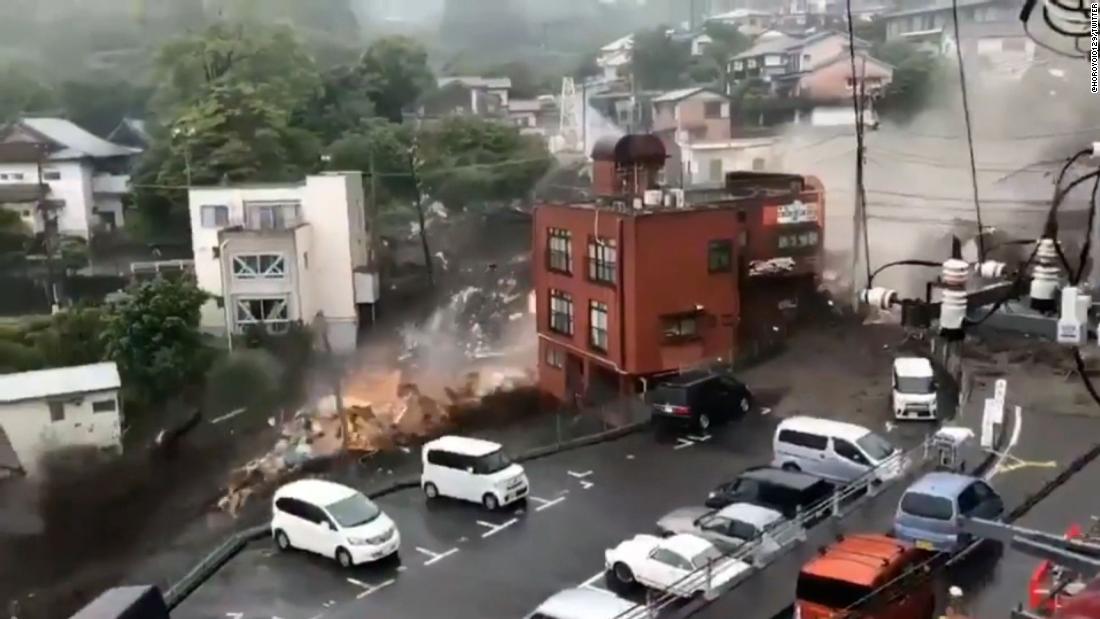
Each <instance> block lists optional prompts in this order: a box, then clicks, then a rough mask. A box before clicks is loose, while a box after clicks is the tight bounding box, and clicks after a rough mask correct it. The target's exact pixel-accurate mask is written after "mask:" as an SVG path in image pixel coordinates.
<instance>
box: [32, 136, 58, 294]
mask: <svg viewBox="0 0 1100 619" xmlns="http://www.w3.org/2000/svg"><path fill="white" fill-rule="evenodd" d="M45 149H46V147H45V145H43V144H37V145H36V147H35V154H36V156H35V158H34V162H35V170H36V172H37V175H38V204H37V208H38V216H39V217H41V218H42V225H43V228H44V231H45V232H44V234H43V236H42V244H43V246H44V247H43V249H45V250H46V300H47V301H48V302H49V304H50V312H51V313H53V312H54V311H56V310H57V308H58V302H57V284H56V282H55V281H54V261H53V253H54V249H55V248H56V245H57V225H58V224H57V213H55V212H53V208H52V207H51V206H50V203H49V201H48V200H47V199H46V194H47V193H48V192H47V190H46V188H45V186H46V185H45V179H44V178H43V173H42V159H43V157H45Z"/></svg>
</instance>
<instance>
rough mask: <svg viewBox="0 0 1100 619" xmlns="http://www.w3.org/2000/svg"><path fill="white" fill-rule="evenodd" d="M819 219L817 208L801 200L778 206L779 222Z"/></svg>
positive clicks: (803, 221) (789, 222)
mask: <svg viewBox="0 0 1100 619" xmlns="http://www.w3.org/2000/svg"><path fill="white" fill-rule="evenodd" d="M816 221H817V209H816V208H814V207H813V206H812V205H809V204H806V203H804V202H802V201H801V200H795V201H794V202H792V203H790V204H786V205H783V206H778V207H776V215H775V222H776V223H777V224H801V223H809V222H816Z"/></svg>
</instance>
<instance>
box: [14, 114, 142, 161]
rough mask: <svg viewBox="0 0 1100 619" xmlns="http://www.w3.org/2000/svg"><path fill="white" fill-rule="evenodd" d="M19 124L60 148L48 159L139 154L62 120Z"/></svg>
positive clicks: (46, 119)
mask: <svg viewBox="0 0 1100 619" xmlns="http://www.w3.org/2000/svg"><path fill="white" fill-rule="evenodd" d="M20 123H21V124H23V125H24V126H26V127H27V128H29V129H31V130H32V131H35V132H37V133H40V134H42V135H43V136H45V137H47V138H48V139H50V140H51V141H53V142H56V143H57V144H58V145H60V146H61V147H62V148H61V150H59V151H57V152H55V153H52V154H51V155H50V159H54V160H60V159H80V158H83V157H92V158H95V159H98V158H103V157H127V156H130V155H136V154H138V153H140V152H141V151H140V150H139V149H136V148H129V147H127V146H119V145H118V144H112V143H111V142H108V141H107V140H104V139H103V138H101V137H99V136H96V135H93V134H91V133H89V132H88V131H85V130H84V129H82V128H80V127H79V126H77V125H76V124H75V123H73V122H72V121H69V120H65V119H64V118H24V119H22V120H21V121H20Z"/></svg>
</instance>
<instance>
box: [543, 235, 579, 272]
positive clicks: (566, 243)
mask: <svg viewBox="0 0 1100 619" xmlns="http://www.w3.org/2000/svg"><path fill="white" fill-rule="evenodd" d="M549 232H550V238H549V243H548V250H549V251H548V253H549V256H548V258H549V262H550V264H549V268H550V270H551V271H557V272H559V273H567V274H572V273H573V235H572V234H570V233H569V231H568V230H562V229H560V228H550V231H549Z"/></svg>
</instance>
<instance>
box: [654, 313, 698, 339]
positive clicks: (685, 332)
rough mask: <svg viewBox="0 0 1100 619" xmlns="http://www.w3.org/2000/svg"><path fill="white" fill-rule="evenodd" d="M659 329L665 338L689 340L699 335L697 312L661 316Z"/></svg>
mask: <svg viewBox="0 0 1100 619" xmlns="http://www.w3.org/2000/svg"><path fill="white" fill-rule="evenodd" d="M661 329H662V331H663V332H664V336H665V340H668V341H677V340H690V339H694V338H696V337H699V315H698V314H676V315H673V316H662V317H661Z"/></svg>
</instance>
